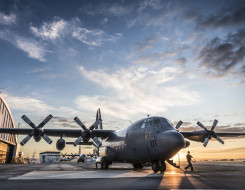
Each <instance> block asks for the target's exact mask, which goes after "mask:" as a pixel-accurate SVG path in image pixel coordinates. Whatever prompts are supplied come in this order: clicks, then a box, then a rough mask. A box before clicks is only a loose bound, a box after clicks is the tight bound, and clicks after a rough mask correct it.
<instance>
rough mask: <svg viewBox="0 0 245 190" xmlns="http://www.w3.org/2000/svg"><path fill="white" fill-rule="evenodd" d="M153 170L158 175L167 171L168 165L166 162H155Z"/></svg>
mask: <svg viewBox="0 0 245 190" xmlns="http://www.w3.org/2000/svg"><path fill="white" fill-rule="evenodd" d="M152 170H153V171H154V173H157V172H158V171H161V172H165V171H166V164H165V162H164V161H161V162H160V164H159V161H153V162H152Z"/></svg>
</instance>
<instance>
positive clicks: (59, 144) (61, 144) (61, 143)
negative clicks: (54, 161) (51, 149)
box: [56, 139, 66, 150]
mask: <svg viewBox="0 0 245 190" xmlns="http://www.w3.org/2000/svg"><path fill="white" fill-rule="evenodd" d="M65 145H66V142H65V140H64V139H58V140H57V142H56V148H57V150H63V149H64V148H65Z"/></svg>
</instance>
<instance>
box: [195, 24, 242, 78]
mask: <svg viewBox="0 0 245 190" xmlns="http://www.w3.org/2000/svg"><path fill="white" fill-rule="evenodd" d="M244 57H245V28H243V29H241V30H239V31H238V32H236V33H229V34H228V35H227V37H226V39H223V40H222V39H220V38H219V37H215V38H214V39H212V40H211V41H209V42H208V43H206V44H205V46H204V47H203V48H202V49H201V51H200V54H199V57H198V60H200V67H204V68H205V69H208V72H207V74H208V75H210V76H214V77H224V76H226V75H228V74H233V75H239V74H242V75H244V74H245V64H244V62H243V60H244Z"/></svg>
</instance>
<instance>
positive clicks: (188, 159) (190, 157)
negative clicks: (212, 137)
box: [185, 151, 194, 171]
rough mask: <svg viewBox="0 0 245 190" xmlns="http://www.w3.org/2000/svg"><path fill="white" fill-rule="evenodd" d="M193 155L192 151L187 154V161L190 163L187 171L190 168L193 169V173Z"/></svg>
mask: <svg viewBox="0 0 245 190" xmlns="http://www.w3.org/2000/svg"><path fill="white" fill-rule="evenodd" d="M192 158H193V157H192V155H191V154H190V151H188V152H187V155H186V160H187V162H188V166H186V167H185V170H187V169H188V168H189V167H191V171H194V170H193V166H192V163H191V159H192Z"/></svg>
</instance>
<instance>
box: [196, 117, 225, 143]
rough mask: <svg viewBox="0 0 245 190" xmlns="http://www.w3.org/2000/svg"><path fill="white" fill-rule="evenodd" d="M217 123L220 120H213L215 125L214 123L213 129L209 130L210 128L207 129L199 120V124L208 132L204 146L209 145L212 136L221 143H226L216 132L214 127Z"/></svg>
mask: <svg viewBox="0 0 245 190" xmlns="http://www.w3.org/2000/svg"><path fill="white" fill-rule="evenodd" d="M217 123H218V121H217V120H216V119H215V120H214V122H213V125H212V128H211V130H208V129H207V128H206V127H205V126H204V125H203V124H202V123H201V122H199V121H198V122H197V125H198V126H199V127H201V128H202V129H204V130H205V132H206V138H205V140H204V143H203V146H204V147H206V146H207V144H208V142H209V140H210V139H211V138H212V137H213V138H215V139H216V140H217V141H219V142H220V143H221V144H224V141H223V140H222V139H221V138H219V137H218V136H217V135H216V134H215V132H214V128H215V127H216V125H217Z"/></svg>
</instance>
